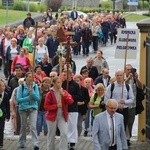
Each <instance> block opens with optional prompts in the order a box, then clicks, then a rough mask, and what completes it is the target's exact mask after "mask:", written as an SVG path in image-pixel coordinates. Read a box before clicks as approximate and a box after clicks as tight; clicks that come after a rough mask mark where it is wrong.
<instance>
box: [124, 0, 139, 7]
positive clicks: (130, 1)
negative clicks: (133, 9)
mask: <svg viewBox="0 0 150 150" xmlns="http://www.w3.org/2000/svg"><path fill="white" fill-rule="evenodd" d="M127 4H128V5H135V6H137V5H138V0H128V3H127Z"/></svg>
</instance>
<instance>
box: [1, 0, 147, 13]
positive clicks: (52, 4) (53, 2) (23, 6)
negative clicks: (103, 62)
mask: <svg viewBox="0 0 150 150" xmlns="http://www.w3.org/2000/svg"><path fill="white" fill-rule="evenodd" d="M14 1H15V2H14V6H9V9H10V10H22V11H27V10H28V3H27V0H26V2H23V1H22V0H14ZM30 1H36V2H37V3H30V4H29V7H30V11H31V12H38V11H39V12H44V11H45V10H46V9H47V8H52V10H53V11H57V10H58V9H59V8H60V5H61V2H62V0H48V1H49V5H44V4H40V2H38V1H37V0H30ZM0 2H1V0H0ZM5 8H6V7H5V6H2V3H0V9H5ZM148 8H149V3H148V2H147V1H144V3H143V1H139V4H138V9H141V10H143V9H148ZM61 9H62V10H63V11H66V10H72V7H71V6H70V7H69V6H61ZM77 9H78V10H79V11H83V12H85V13H89V12H111V11H112V0H110V1H107V2H102V3H101V7H92V8H91V7H77ZM124 10H126V11H128V10H129V6H128V5H127V4H124ZM115 12H123V10H115Z"/></svg>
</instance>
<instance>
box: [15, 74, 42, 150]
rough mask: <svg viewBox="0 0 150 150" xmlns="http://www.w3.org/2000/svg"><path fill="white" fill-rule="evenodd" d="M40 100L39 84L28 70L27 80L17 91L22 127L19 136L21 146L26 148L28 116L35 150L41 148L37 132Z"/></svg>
mask: <svg viewBox="0 0 150 150" xmlns="http://www.w3.org/2000/svg"><path fill="white" fill-rule="evenodd" d="M39 100H40V94H39V89H38V85H37V84H35V82H33V77H32V73H31V72H27V73H26V75H25V82H24V84H23V85H20V86H19V88H18V92H17V102H18V103H19V114H20V118H21V129H20V137H19V147H20V148H24V147H25V146H26V125H27V118H28V117H29V122H30V129H31V136H32V143H33V146H34V150H39V146H38V143H39V142H38V137H37V132H36V120H37V110H38V101H39Z"/></svg>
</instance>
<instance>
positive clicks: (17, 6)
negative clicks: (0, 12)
mask: <svg viewBox="0 0 150 150" xmlns="http://www.w3.org/2000/svg"><path fill="white" fill-rule="evenodd" d="M8 8H9V10H21V11H27V10H28V3H27V1H26V2H23V1H21V0H15V1H14V6H9V7H8ZM29 8H30V12H37V11H40V12H44V11H45V10H46V9H47V8H46V5H44V4H40V3H39V4H37V3H30V4H29ZM0 9H6V7H5V6H2V3H0Z"/></svg>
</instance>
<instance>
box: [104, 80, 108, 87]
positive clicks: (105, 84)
mask: <svg viewBox="0 0 150 150" xmlns="http://www.w3.org/2000/svg"><path fill="white" fill-rule="evenodd" d="M103 83H104V86H105V87H107V83H108V78H103Z"/></svg>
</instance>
